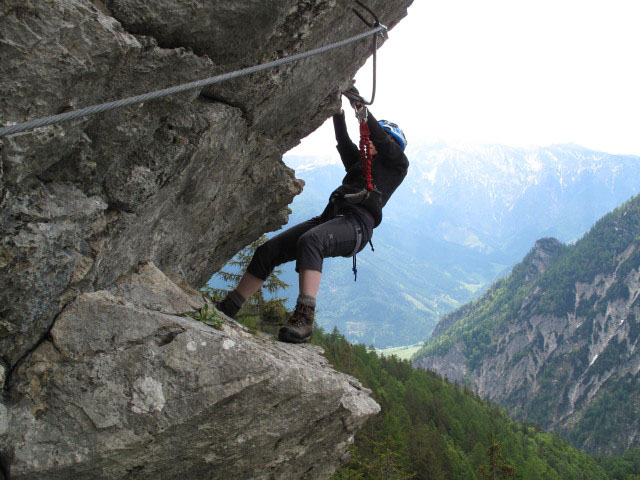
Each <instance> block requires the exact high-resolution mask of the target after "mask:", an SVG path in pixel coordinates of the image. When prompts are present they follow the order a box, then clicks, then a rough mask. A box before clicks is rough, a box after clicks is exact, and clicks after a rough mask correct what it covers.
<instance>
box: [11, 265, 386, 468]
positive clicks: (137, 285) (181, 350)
mask: <svg viewBox="0 0 640 480" xmlns="http://www.w3.org/2000/svg"><path fill="white" fill-rule="evenodd" d="M202 304H203V300H202V298H201V297H199V295H198V294H196V293H188V292H185V291H183V290H182V289H180V288H179V287H177V286H176V285H175V284H173V283H172V282H171V281H170V280H169V279H168V278H167V277H166V276H165V275H164V274H163V273H162V272H160V271H159V270H158V269H157V268H156V267H155V266H154V265H152V264H146V265H143V266H141V267H139V268H138V269H137V270H136V271H135V272H133V273H132V274H131V275H128V276H126V277H124V278H123V279H120V280H119V281H118V282H117V284H116V285H115V286H114V287H113V288H111V289H109V290H102V291H98V292H93V293H84V294H82V295H80V296H78V297H77V298H76V299H75V300H74V301H73V302H72V303H71V304H70V305H68V306H67V307H66V308H65V310H64V311H63V312H62V314H60V316H59V317H58V319H57V321H56V323H55V325H54V327H53V329H52V330H51V339H50V340H47V341H44V342H42V343H41V344H40V345H39V346H38V347H37V348H36V349H35V351H34V352H33V353H32V354H31V355H30V357H29V359H28V360H27V361H25V362H24V363H22V364H21V365H20V367H19V368H18V369H17V370H16V372H15V373H14V374H13V376H12V378H11V397H10V399H9V402H10V404H11V407H10V408H9V410H8V412H9V413H8V422H9V425H10V427H9V428H7V413H6V412H7V409H6V407H4V406H0V438H2V441H3V455H4V456H5V458H10V459H11V460H10V478H11V479H13V480H20V479H27V478H29V479H32V478H42V479H44V478H46V479H69V478H74V479H78V480H80V479H85V478H86V479H110V480H114V479H119V478H122V479H124V478H126V479H137V478H145V479H146V478H153V479H158V480H160V479H165V478H166V479H174V478H177V477H183V478H202V479H204V478H210V479H214V478H216V479H217V478H256V479H259V478H264V479H267V478H325V477H326V476H328V475H329V474H331V473H332V472H333V471H334V470H335V468H336V467H337V466H338V465H339V463H340V460H341V458H342V457H343V455H344V453H345V451H346V447H347V446H348V444H349V443H350V442H352V441H353V435H354V433H355V430H356V429H357V428H358V427H359V426H360V425H361V424H362V423H363V422H364V421H365V420H366V418H368V417H369V416H370V415H372V414H375V413H377V412H378V411H379V407H378V405H377V404H376V403H375V402H374V401H373V400H372V399H371V398H370V397H369V396H368V393H369V392H368V391H367V390H366V389H364V388H363V387H362V386H361V385H360V384H359V383H358V382H357V381H356V380H355V379H353V378H351V377H348V376H346V375H343V374H339V373H337V372H335V371H334V370H333V369H332V368H331V367H330V366H329V365H328V364H327V361H326V359H324V357H322V356H321V355H320V350H319V348H318V347H313V346H300V345H289V344H282V343H279V342H276V341H274V340H273V338H272V337H266V336H265V337H260V336H254V335H252V334H250V333H248V332H247V331H246V330H245V329H244V328H243V327H242V326H240V325H239V324H237V323H235V322H233V321H232V320H228V319H227V320H226V321H225V322H224V325H223V326H222V328H221V329H220V330H217V329H214V328H211V327H209V326H207V325H204V324H202V323H200V322H197V321H195V320H192V319H190V318H188V317H185V316H183V315H176V313H178V312H180V311H181V310H183V309H189V310H192V309H194V308H199V307H201V306H202Z"/></svg>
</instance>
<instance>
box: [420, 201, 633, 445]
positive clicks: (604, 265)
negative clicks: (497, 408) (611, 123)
mask: <svg viewBox="0 0 640 480" xmlns="http://www.w3.org/2000/svg"><path fill="white" fill-rule="evenodd" d="M639 228H640V196H636V197H635V198H633V199H632V200H631V201H629V202H627V203H625V204H624V205H622V206H621V207H619V208H618V209H616V210H615V211H613V212H611V213H610V214H608V215H607V216H605V217H604V218H603V219H601V220H600V221H599V222H598V223H597V224H596V225H595V226H594V227H593V229H592V230H591V231H590V232H589V233H588V234H586V235H585V237H583V238H582V239H581V240H580V241H579V242H577V243H576V244H575V245H571V246H562V245H561V244H560V243H559V242H557V241H555V240H553V239H543V240H540V241H538V242H537V243H536V246H535V247H534V249H533V250H532V251H531V252H530V254H529V255H527V257H526V258H525V260H523V262H522V263H521V264H519V265H517V266H516V267H514V269H513V272H512V274H511V276H510V277H509V278H508V279H506V280H501V281H500V282H498V283H496V284H495V285H494V286H492V288H491V289H489V291H488V292H487V293H486V294H485V295H484V296H483V297H482V298H480V299H479V300H477V301H476V302H473V303H471V304H468V305H466V306H464V307H462V308H461V309H459V310H458V311H456V312H454V313H453V314H451V315H449V316H447V317H445V319H443V321H442V322H441V325H439V326H438V329H437V330H436V331H435V332H434V337H433V339H432V340H431V343H430V345H427V347H426V349H425V352H423V354H422V355H420V357H421V358H419V359H417V360H415V362H414V364H415V365H416V366H418V367H420V368H425V369H428V370H434V371H437V372H439V373H440V374H441V375H443V376H446V377H448V378H449V379H450V380H452V381H454V380H455V381H459V382H466V383H469V384H470V385H471V386H472V387H473V388H474V389H475V390H476V391H477V392H478V393H479V394H480V395H481V396H483V397H484V398H487V399H490V400H492V401H494V402H496V403H499V404H501V405H503V406H505V407H507V408H508V409H509V410H510V411H511V413H512V414H514V415H515V416H516V417H518V418H519V419H522V420H527V421H529V422H531V423H539V424H540V425H542V426H543V427H544V428H547V429H550V430H554V431H556V432H558V433H560V434H562V435H563V436H565V438H567V439H568V440H570V441H571V442H572V443H574V444H575V445H577V446H578V447H580V448H583V449H586V450H589V451H591V452H594V453H598V454H614V453H615V454H619V453H621V452H623V451H624V450H626V449H628V448H632V447H637V446H638V445H640V408H639V407H638V405H639V403H638V402H639V401H640V394H639V392H640V389H639V386H638V373H640V350H639V349H638V341H639V340H640V328H639V318H640V237H638V236H637V232H638V229H639Z"/></svg>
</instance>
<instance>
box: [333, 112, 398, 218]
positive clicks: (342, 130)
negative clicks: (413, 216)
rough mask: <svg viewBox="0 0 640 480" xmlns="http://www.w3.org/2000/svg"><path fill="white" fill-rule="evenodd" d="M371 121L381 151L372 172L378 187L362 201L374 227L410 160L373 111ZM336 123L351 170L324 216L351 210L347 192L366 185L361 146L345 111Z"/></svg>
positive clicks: (372, 135) (341, 150)
mask: <svg viewBox="0 0 640 480" xmlns="http://www.w3.org/2000/svg"><path fill="white" fill-rule="evenodd" d="M367 124H368V125H369V130H370V132H371V133H370V136H369V138H370V139H371V141H372V142H373V144H374V145H375V147H376V150H377V151H378V154H377V155H375V156H374V157H373V159H372V161H371V174H372V176H373V185H374V187H375V188H374V191H373V192H371V193H370V194H369V197H368V198H367V199H366V200H364V201H363V202H362V203H359V204H358V205H360V206H362V207H364V208H366V209H367V210H368V211H369V213H371V215H372V217H373V220H374V227H377V226H378V225H380V222H381V221H382V208H383V207H384V206H385V205H386V203H387V201H388V200H389V197H391V195H392V194H393V192H394V191H395V190H396V188H398V186H399V185H400V184H401V183H402V181H403V180H404V177H405V176H406V175H407V170H408V169H409V160H408V159H407V157H406V155H405V154H404V152H403V151H402V148H400V145H398V144H397V143H396V142H395V141H394V140H393V138H392V137H391V136H390V135H389V134H388V133H387V132H386V131H385V130H384V129H383V128H382V127H381V126H380V124H378V121H377V120H376V119H375V117H374V116H373V115H371V113H370V112H369V116H368V119H367ZM333 126H334V129H335V133H336V140H337V141H338V145H337V149H338V153H339V154H340V158H341V159H342V163H343V164H344V168H345V170H346V171H347V174H346V175H345V177H344V178H343V179H342V185H340V186H339V187H338V188H337V189H335V190H334V191H333V193H332V194H331V197H330V201H329V204H328V205H327V207H326V208H325V210H324V212H323V214H322V216H323V217H325V216H326V215H331V212H333V214H334V215H335V212H341V210H349V205H348V202H347V201H346V200H344V198H343V197H344V194H346V193H356V192H359V191H361V190H362V189H363V188H365V186H366V180H365V178H364V173H363V169H362V164H361V162H360V155H359V149H358V147H357V146H356V145H355V144H354V143H353V142H352V141H351V139H350V138H349V134H348V132H347V124H346V122H345V118H344V114H339V113H338V114H336V115H334V116H333ZM331 216H333V215H331Z"/></svg>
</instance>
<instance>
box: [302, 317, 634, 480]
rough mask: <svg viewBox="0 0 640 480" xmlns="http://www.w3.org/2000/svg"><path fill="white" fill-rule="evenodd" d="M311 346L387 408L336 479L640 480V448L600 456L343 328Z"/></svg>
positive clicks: (374, 420)
mask: <svg viewBox="0 0 640 480" xmlns="http://www.w3.org/2000/svg"><path fill="white" fill-rule="evenodd" d="M313 343H315V344H317V345H320V346H321V347H323V349H324V350H325V356H326V357H327V358H328V359H329V361H330V362H331V364H332V365H333V366H334V367H335V368H336V369H337V370H339V371H341V372H344V373H347V374H350V375H353V376H354V377H356V378H357V379H358V380H360V381H361V382H362V383H363V385H364V386H366V387H367V388H370V389H371V390H372V392H373V393H372V396H373V398H374V399H375V400H376V401H377V402H378V403H379V404H380V406H381V407H382V411H381V412H380V413H379V414H378V415H377V416H375V417H373V418H371V419H369V420H368V421H367V423H366V424H365V425H364V427H363V428H362V429H361V430H360V432H359V433H358V434H357V435H356V438H355V442H354V444H353V445H352V447H351V460H350V461H349V462H348V463H347V464H346V465H345V466H344V467H343V468H341V469H340V470H339V471H337V472H336V473H335V474H334V475H333V476H332V477H331V478H332V479H334V480H337V479H371V480H378V479H380V480H382V479H405V478H406V479H408V478H414V479H424V480H451V479H460V480H474V479H478V480H484V479H501V478H514V479H522V480H546V479H557V480H571V479H576V480H578V479H580V480H589V479H614V480H640V452H638V451H633V452H628V453H627V454H626V455H625V456H624V457H617V458H606V459H605V458H599V459H597V458H595V457H592V456H589V455H588V454H586V453H584V452H582V451H579V450H577V449H575V448H574V447H571V446H570V445H568V444H567V443H566V442H564V441H563V440H561V439H560V437H558V436H557V435H554V434H548V433H545V432H543V431H542V430H541V429H540V428H539V427H536V426H532V425H527V424H520V423H517V422H514V421H513V420H511V419H509V417H508V416H507V414H506V413H505V411H504V410H503V409H501V408H499V407H497V406H495V405H492V404H490V403H488V402H485V401H484V400H482V399H480V398H479V397H478V396H477V395H476V394H475V393H474V392H472V391H471V390H470V389H469V388H467V387H465V386H463V385H454V384H451V383H448V382H446V381H445V380H443V379H441V378H440V377H439V376H438V375H437V374H435V373H433V372H428V371H424V370H418V369H414V368H413V367H412V366H411V364H410V362H409V361H406V360H400V359H398V358H397V357H395V356H391V357H382V356H379V355H378V354H377V353H376V352H375V351H373V350H371V349H368V348H367V347H365V346H364V345H352V344H350V343H349V342H347V341H346V339H345V337H344V336H343V335H341V334H340V333H339V332H338V331H337V330H334V331H333V332H332V333H325V332H323V331H322V330H317V331H316V332H314V334H313Z"/></svg>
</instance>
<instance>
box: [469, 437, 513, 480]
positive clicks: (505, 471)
mask: <svg viewBox="0 0 640 480" xmlns="http://www.w3.org/2000/svg"><path fill="white" fill-rule="evenodd" d="M501 449H502V445H501V444H500V442H498V441H496V439H495V437H494V436H493V434H491V436H490V437H489V447H487V450H486V454H487V463H486V464H485V465H482V466H481V467H479V468H478V473H480V474H481V475H482V478H484V479H485V480H501V479H503V478H513V477H515V476H516V469H515V467H514V466H513V465H509V464H508V463H507V462H506V461H505V459H504V458H503V457H502V453H501V452H500V450H501Z"/></svg>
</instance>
